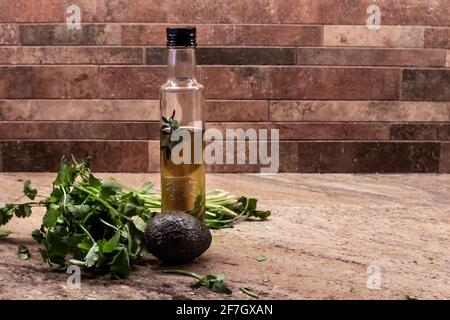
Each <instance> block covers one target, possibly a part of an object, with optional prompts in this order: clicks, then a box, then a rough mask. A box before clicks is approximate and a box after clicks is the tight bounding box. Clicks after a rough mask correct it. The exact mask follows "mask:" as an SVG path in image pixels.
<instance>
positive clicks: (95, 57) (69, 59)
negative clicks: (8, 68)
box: [0, 47, 143, 64]
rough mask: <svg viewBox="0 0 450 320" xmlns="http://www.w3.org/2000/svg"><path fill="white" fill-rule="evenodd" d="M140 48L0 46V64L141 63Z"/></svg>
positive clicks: (141, 50)
mask: <svg viewBox="0 0 450 320" xmlns="http://www.w3.org/2000/svg"><path fill="white" fill-rule="evenodd" d="M142 52H143V49H142V48H117V47H114V48H110V47H107V48H105V47H100V48H94V47H0V64H142V63H143V58H142V54H143V53H142Z"/></svg>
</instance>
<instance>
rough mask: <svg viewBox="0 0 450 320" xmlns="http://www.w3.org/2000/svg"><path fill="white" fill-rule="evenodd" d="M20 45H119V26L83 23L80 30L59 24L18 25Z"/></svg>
mask: <svg viewBox="0 0 450 320" xmlns="http://www.w3.org/2000/svg"><path fill="white" fill-rule="evenodd" d="M19 31H20V44H22V45H32V46H36V45H120V44H121V43H122V41H121V28H120V25H114V24H90V25H83V26H82V29H81V30H70V29H68V28H67V26H66V25H65V24H61V25H45V24H39V25H30V24H26V25H20V26H19Z"/></svg>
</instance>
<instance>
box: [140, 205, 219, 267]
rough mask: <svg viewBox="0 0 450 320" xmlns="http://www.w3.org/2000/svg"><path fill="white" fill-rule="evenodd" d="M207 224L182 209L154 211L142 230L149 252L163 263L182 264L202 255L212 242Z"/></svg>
mask: <svg viewBox="0 0 450 320" xmlns="http://www.w3.org/2000/svg"><path fill="white" fill-rule="evenodd" d="M211 241H212V235H211V231H209V229H208V227H207V226H206V225H205V224H204V223H202V222H201V221H200V220H199V219H197V218H196V217H194V216H192V215H190V214H187V213H181V212H174V213H159V214H156V215H155V216H154V217H153V218H152V219H151V220H150V222H149V223H148V225H147V228H146V230H145V242H146V244H147V249H148V251H149V252H150V253H151V254H153V255H154V256H155V257H157V258H158V259H159V260H161V261H162V262H164V263H165V264H171V265H173V264H181V263H185V262H189V261H191V260H192V259H194V258H197V257H199V256H201V255H202V254H203V253H204V252H205V251H206V250H208V248H209V246H210V245H211Z"/></svg>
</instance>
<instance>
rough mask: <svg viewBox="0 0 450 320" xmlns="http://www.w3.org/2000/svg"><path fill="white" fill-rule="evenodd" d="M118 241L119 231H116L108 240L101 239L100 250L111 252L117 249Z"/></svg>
mask: <svg viewBox="0 0 450 320" xmlns="http://www.w3.org/2000/svg"><path fill="white" fill-rule="evenodd" d="M119 243H120V232H119V231H117V232H116V234H115V235H114V236H113V237H112V238H111V239H109V240H108V241H103V242H102V246H101V250H102V252H103V253H111V252H113V251H115V250H117V249H118V246H119Z"/></svg>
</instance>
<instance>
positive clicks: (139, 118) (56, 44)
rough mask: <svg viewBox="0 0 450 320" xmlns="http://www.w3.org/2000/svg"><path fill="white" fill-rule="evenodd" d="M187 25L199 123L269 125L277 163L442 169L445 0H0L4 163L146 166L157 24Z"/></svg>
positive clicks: (447, 95) (447, 39)
mask: <svg viewBox="0 0 450 320" xmlns="http://www.w3.org/2000/svg"><path fill="white" fill-rule="evenodd" d="M71 4H77V5H79V6H80V8H81V18H82V23H83V24H82V30H69V29H68V28H67V27H66V25H65V21H66V8H67V6H68V5H71ZM371 4H377V5H378V6H379V7H380V8H381V12H382V20H381V22H382V26H381V28H380V29H379V30H369V29H368V28H367V26H366V21H367V18H368V14H367V8H368V6H369V5H371ZM186 24H191V25H195V26H197V29H198V43H199V49H198V52H197V58H198V62H199V64H200V65H201V66H200V67H199V77H200V78H201V81H202V82H203V83H204V84H205V86H206V97H207V102H206V110H205V111H206V119H207V121H208V127H215V128H217V129H219V130H221V131H224V130H225V129H226V128H243V129H247V128H255V129H261V128H275V129H280V140H281V141H280V171H282V172H345V173H349V172H355V173H363V172H371V173H372V172H383V173H391V172H395V173H408V172H423V173H438V172H440V173H450V69H449V68H450V1H449V0H378V1H373V0H352V1H342V0H315V1H311V0H222V1H217V0H188V1H186V0H134V1H126V0H71V1H68V0H39V1H30V0H15V1H1V2H0V120H1V125H0V171H48V170H55V169H56V167H57V165H58V162H59V158H60V156H61V155H62V154H70V153H73V154H75V155H76V156H78V157H82V156H86V155H88V154H90V155H92V156H93V157H94V169H95V170H97V171H114V172H118V171H128V172H153V171H158V170H159V154H158V152H159V151H158V150H159V146H158V141H157V139H158V118H159V110H158V108H159V107H158V101H157V99H158V89H159V86H160V84H161V83H162V82H163V81H164V78H165V67H164V65H165V63H166V59H167V57H166V50H165V48H164V45H165V28H166V27H167V26H172V25H186ZM248 143H249V142H247V144H248ZM209 170H210V171H215V172H258V171H259V166H258V165H250V164H247V165H241V166H236V165H227V164H224V165H220V164H217V165H211V166H210V168H209Z"/></svg>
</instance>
